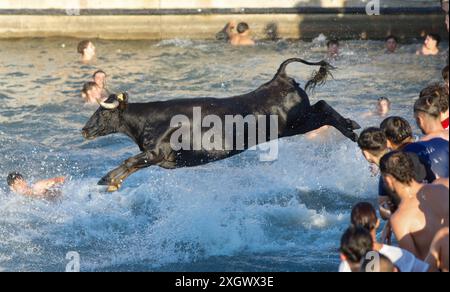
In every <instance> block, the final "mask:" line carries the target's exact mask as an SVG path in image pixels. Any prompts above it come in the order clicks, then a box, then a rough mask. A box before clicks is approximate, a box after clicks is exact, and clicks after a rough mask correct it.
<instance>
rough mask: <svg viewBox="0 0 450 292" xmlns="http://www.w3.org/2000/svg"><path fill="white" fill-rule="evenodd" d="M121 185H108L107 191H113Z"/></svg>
mask: <svg viewBox="0 0 450 292" xmlns="http://www.w3.org/2000/svg"><path fill="white" fill-rule="evenodd" d="M121 187H122V186H121V185H112V186H108V190H107V191H108V193H115V192H117V191H118V190H120V188H121Z"/></svg>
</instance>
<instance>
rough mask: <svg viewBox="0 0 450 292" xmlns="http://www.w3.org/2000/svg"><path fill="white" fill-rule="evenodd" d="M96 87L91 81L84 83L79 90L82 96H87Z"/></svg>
mask: <svg viewBox="0 0 450 292" xmlns="http://www.w3.org/2000/svg"><path fill="white" fill-rule="evenodd" d="M97 86H98V85H97V83H95V82H92V81H90V82H86V83H85V84H84V85H83V89H82V90H81V92H82V93H83V94H86V95H87V94H88V91H90V90H92V89H93V88H94V87H97Z"/></svg>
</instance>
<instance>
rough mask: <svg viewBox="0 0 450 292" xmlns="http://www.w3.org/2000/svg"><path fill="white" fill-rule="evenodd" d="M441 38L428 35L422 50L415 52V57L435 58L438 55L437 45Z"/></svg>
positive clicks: (432, 34) (435, 35)
mask: <svg viewBox="0 0 450 292" xmlns="http://www.w3.org/2000/svg"><path fill="white" fill-rule="evenodd" d="M440 43H441V37H440V36H439V35H438V34H434V33H430V34H428V35H427V37H426V39H425V42H424V44H423V45H422V48H421V49H420V50H418V51H417V55H423V56H436V55H437V54H439V52H440V51H439V44H440Z"/></svg>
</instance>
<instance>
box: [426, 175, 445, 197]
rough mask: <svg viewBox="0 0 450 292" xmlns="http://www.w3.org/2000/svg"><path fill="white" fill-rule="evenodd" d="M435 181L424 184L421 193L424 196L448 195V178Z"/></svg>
mask: <svg viewBox="0 0 450 292" xmlns="http://www.w3.org/2000/svg"><path fill="white" fill-rule="evenodd" d="M437 182H441V183H437ZM437 182H435V183H433V184H429V185H425V186H424V187H423V188H422V192H421V193H422V194H423V195H425V196H431V195H439V196H446V197H448V179H439V180H438V181H437Z"/></svg>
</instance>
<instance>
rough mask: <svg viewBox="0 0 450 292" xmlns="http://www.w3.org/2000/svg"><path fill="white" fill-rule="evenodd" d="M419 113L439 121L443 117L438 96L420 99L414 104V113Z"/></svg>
mask: <svg viewBox="0 0 450 292" xmlns="http://www.w3.org/2000/svg"><path fill="white" fill-rule="evenodd" d="M419 112H422V113H426V114H427V115H430V116H432V117H433V118H435V119H439V118H440V117H441V99H440V98H439V97H437V96H423V97H420V98H419V99H418V100H417V101H416V103H415V104H414V113H416V114H417V113H419Z"/></svg>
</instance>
